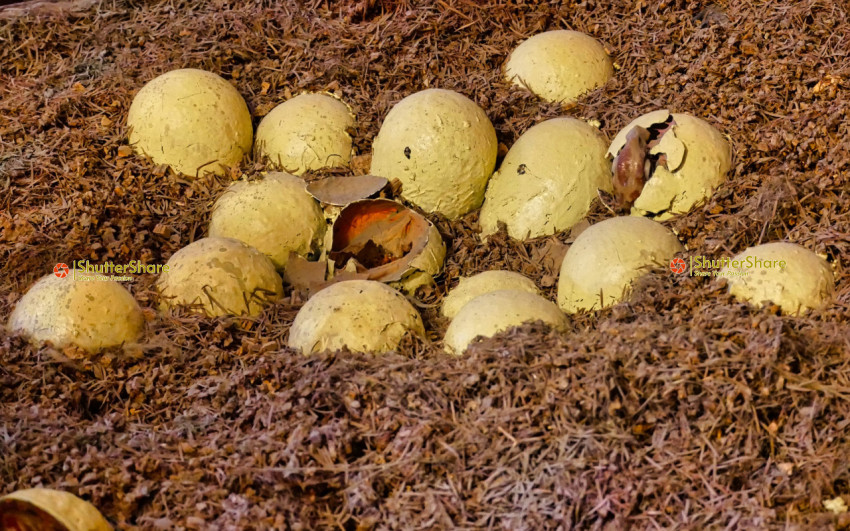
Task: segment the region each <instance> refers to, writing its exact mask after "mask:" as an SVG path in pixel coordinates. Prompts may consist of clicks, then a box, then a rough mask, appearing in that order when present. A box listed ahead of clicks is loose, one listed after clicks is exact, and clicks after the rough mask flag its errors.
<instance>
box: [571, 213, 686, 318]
mask: <svg viewBox="0 0 850 531" xmlns="http://www.w3.org/2000/svg"><path fill="white" fill-rule="evenodd" d="M683 250H684V248H683V247H682V244H681V243H679V240H678V238H676V235H675V234H673V232H672V231H671V230H670V229H668V228H667V227H665V226H664V225H661V224H660V223H656V222H655V221H652V220H650V219H646V218H641V217H632V216H622V217H616V218H609V219H606V220H605V221H601V222H599V223H597V224H595V225H591V226H590V227H589V228H587V229H586V230H585V231H584V232H582V233H581V234H579V236H578V237H577V238H576V240H575V242H573V244H572V245H571V246H570V248H569V250H567V254H566V255H565V256H564V261H563V262H562V263H561V272H560V278H559V279H558V305H559V306H560V307H561V309H562V310H564V311H565V312H568V313H575V312H578V311H581V310H597V309H601V308H605V307H608V306H611V305H613V304H615V303H617V302H619V301H621V300H622V299H623V298H624V297H625V296H626V295H627V293H628V289H629V287H630V286H631V283H632V282H633V281H634V280H635V279H637V278H639V277H640V276H641V275H643V274H645V272H646V271H647V270H648V269H650V268H653V267H662V266H667V265H668V264H669V263H670V260H671V259H672V258H673V256H674V255H675V254H676V253H678V252H681V251H683Z"/></svg>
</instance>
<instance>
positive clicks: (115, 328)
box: [7, 269, 144, 352]
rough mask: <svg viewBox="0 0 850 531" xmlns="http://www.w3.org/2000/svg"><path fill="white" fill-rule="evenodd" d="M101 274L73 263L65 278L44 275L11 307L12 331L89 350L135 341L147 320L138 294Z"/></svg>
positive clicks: (44, 340)
mask: <svg viewBox="0 0 850 531" xmlns="http://www.w3.org/2000/svg"><path fill="white" fill-rule="evenodd" d="M96 276H97V275H95V274H93V273H89V272H85V271H82V270H77V269H74V270H71V271H69V272H68V273H67V276H65V277H63V278H60V277H58V276H56V274H54V273H50V274H49V275H46V276H44V277H41V279H39V280H38V282H36V283H35V284H33V286H32V287H31V288H30V289H29V291H27V292H26V294H24V296H23V297H21V300H20V301H18V304H17V305H16V306H15V309H14V310H13V311H12V315H11V316H10V317H9V323H8V325H7V327H8V329H9V331H10V332H19V333H21V334H23V335H25V336H27V337H29V338H30V340H32V341H33V342H35V343H37V344H39V343H44V342H46V341H49V342H50V343H52V344H53V345H54V346H56V347H58V348H62V347H65V346H68V345H76V346H78V347H80V348H82V349H84V350H87V351H90V352H93V351H97V350H100V349H102V348H107V347H113V346H117V345H121V344H123V343H130V342H133V341H136V340H137V339H138V338H139V336H140V335H141V334H142V328H143V326H144V317H143V315H142V309H141V308H140V307H139V304H138V303H137V302H136V299H134V298H133V295H131V294H130V292H129V291H127V289H126V288H124V286H122V285H121V284H119V283H118V282H115V281H113V280H106V279H97V278H95V277H96Z"/></svg>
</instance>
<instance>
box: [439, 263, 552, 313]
mask: <svg viewBox="0 0 850 531" xmlns="http://www.w3.org/2000/svg"><path fill="white" fill-rule="evenodd" d="M505 289H513V290H519V291H527V292H529V293H534V294H540V290H539V289H537V285H536V284H534V281H532V280H531V279H530V278H528V277H526V276H524V275H521V274H519V273H514V272H513V271H484V272H483V273H478V274H477V275H472V276H471V277H464V278H462V279H460V281H459V282H458V284H457V286H455V288H454V289H452V290H451V291H450V292H449V293H448V295H446V297H445V298H444V299H443V304H442V307H441V313H442V314H443V316H445V317H448V318H449V319H452V318H454V316H455V315H457V313H458V312H459V311H460V309H461V308H463V307H464V306H465V305H466V303H467V302H469V301H471V300H472V299H474V298H475V297H478V296H479V295H484V294H485V293H490V292H491V291H499V290H505Z"/></svg>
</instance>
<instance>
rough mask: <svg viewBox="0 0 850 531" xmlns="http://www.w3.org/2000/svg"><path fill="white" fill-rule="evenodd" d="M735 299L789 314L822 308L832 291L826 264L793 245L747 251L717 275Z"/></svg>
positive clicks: (830, 270) (828, 300)
mask: <svg viewBox="0 0 850 531" xmlns="http://www.w3.org/2000/svg"><path fill="white" fill-rule="evenodd" d="M720 276H721V277H725V278H726V279H728V283H729V292H730V293H731V294H732V295H734V296H735V297H736V298H738V299H741V300H744V301H748V302H750V303H752V304H754V305H755V306H761V305H762V304H763V303H765V302H767V301H771V302H774V303H775V304H777V305H779V307H780V308H782V311H783V312H785V313H789V314H800V313H804V312H806V311H808V310H813V309H820V308H824V307H826V306H827V305H829V304H830V302H831V301H832V299H833V296H834V291H835V279H834V277H833V273H832V268H831V267H830V266H829V263H828V262H827V261H826V260H824V259H823V258H821V257H820V256H818V255H816V254H815V253H813V252H812V251H809V250H808V249H806V248H805V247H802V246H800V245H797V244H795V243H788V242H773V243H765V244H763V245H757V246H755V247H750V248H749V249H747V250H745V251H744V252H742V253H740V254H738V255H736V256H735V257H734V258H732V262H731V263H730V264H729V265H727V266H726V267H724V268H723V269H722V270H721V272H720Z"/></svg>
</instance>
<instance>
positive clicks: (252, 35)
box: [0, 0, 850, 529]
mask: <svg viewBox="0 0 850 531" xmlns="http://www.w3.org/2000/svg"><path fill="white" fill-rule="evenodd" d="M567 4H569V5H567V6H564V7H558V8H556V7H549V6H546V5H538V3H536V2H530V1H529V2H527V3H524V2H522V1H516V2H509V1H507V0H493V1H491V2H489V3H487V4H484V5H477V4H476V3H473V2H471V1H464V0H456V1H451V2H449V1H448V0H447V1H445V2H443V1H438V2H418V3H413V2H409V1H405V0H396V1H388V2H386V3H384V4H383V5H382V4H381V3H379V2H376V1H374V0H369V1H361V2H359V3H355V2H347V3H341V4H337V3H331V5H330V6H329V5H328V3H327V2H322V1H314V2H312V6H310V7H298V6H297V5H296V4H295V2H281V3H280V4H278V3H277V2H266V1H256V2H248V1H241V2H238V1H225V0H215V1H209V2H208V1H202V0H169V1H167V2H156V3H155V2H138V1H134V0H116V1H115V2H113V1H104V2H101V3H98V4H97V5H94V6H92V7H88V8H87V9H85V10H83V11H74V10H70V11H64V12H57V13H51V12H48V13H42V14H40V15H38V17H36V18H34V17H32V16H24V17H21V16H14V17H9V18H8V19H7V20H5V21H3V22H0V268H2V270H0V320H4V319H5V318H6V316H8V314H9V312H10V311H11V310H12V308H13V306H14V304H15V302H16V301H17V300H18V299H19V298H20V296H21V294H22V293H24V292H25V291H26V289H27V288H28V287H29V286H30V285H31V284H32V283H33V282H34V281H35V280H36V279H37V278H38V277H40V276H42V275H45V274H47V273H49V272H50V271H51V270H52V268H53V266H54V264H56V263H57V262H66V263H70V262H71V261H72V260H76V259H89V260H91V261H92V262H94V263H100V262H102V261H105V260H111V261H113V262H116V263H125V262H128V261H130V260H144V261H146V262H148V263H163V262H164V261H165V260H167V259H168V257H170V256H171V255H172V254H173V253H174V252H175V251H176V250H178V249H180V248H181V247H183V246H185V245H186V244H187V243H189V242H190V241H192V240H194V239H197V238H200V237H202V236H203V235H204V233H205V230H206V224H207V221H208V216H209V210H210V205H211V202H212V201H213V200H214V199H215V198H216V197H217V195H218V194H219V192H220V191H221V190H222V188H223V187H224V186H225V185H226V184H227V182H228V180H229V178H218V179H215V178H204V179H200V180H198V181H195V182H190V181H188V180H186V179H184V178H179V177H177V176H174V175H171V174H169V173H165V172H163V171H162V169H161V168H157V167H156V166H155V165H153V164H151V163H150V162H147V161H145V160H143V159H141V158H138V157H135V156H127V152H126V148H125V149H121V148H122V146H124V145H125V144H126V135H125V134H126V130H125V116H126V113H127V109H128V107H129V105H130V102H131V101H132V98H133V95H134V94H135V92H136V91H137V90H138V89H139V88H140V87H141V86H142V85H143V84H144V83H145V82H147V81H149V80H150V79H152V78H153V77H155V76H156V75H158V74H162V73H164V72H166V71H169V70H171V69H174V68H179V67H196V68H203V69H207V70H210V71H212V72H216V73H219V74H221V75H222V76H224V77H225V78H227V79H231V80H233V82H234V83H235V85H236V86H237V87H238V89H239V90H240V91H241V93H242V94H243V95H244V97H245V98H246V100H247V101H248V104H249V106H250V108H251V110H252V112H253V113H254V116H255V121H259V119H260V118H261V117H262V116H263V115H264V114H265V113H267V112H268V111H269V110H270V109H271V108H272V107H273V106H274V105H275V104H277V103H278V102H280V101H281V100H282V99H284V98H286V97H289V96H290V95H292V94H297V93H298V92H299V91H302V90H329V91H333V92H336V93H338V94H340V95H341V96H342V97H343V98H344V99H345V100H346V101H347V102H348V103H350V104H351V105H352V106H353V107H354V109H355V111H356V113H357V117H358V127H357V130H356V132H355V134H356V137H355V141H356V147H357V150H358V152H359V153H360V154H368V153H369V150H370V142H371V139H372V138H374V136H375V135H376V133H377V130H378V127H379V125H380V123H381V120H382V119H383V117H384V116H385V115H386V113H387V111H388V109H389V108H390V107H391V106H392V105H393V104H394V103H395V102H397V101H398V100H399V99H401V98H402V97H403V96H405V95H407V94H410V93H412V92H415V91H417V90H421V89H423V88H426V87H442V88H448V89H454V90H458V91H460V92H462V93H464V94H466V95H468V96H470V97H471V98H473V99H474V100H475V101H476V102H478V103H479V104H480V105H481V106H482V107H483V108H484V109H485V110H486V112H487V114H488V115H489V116H490V118H491V120H492V121H493V123H494V125H495V127H496V129H497V132H498V135H499V140H500V142H502V143H503V144H505V145H506V146H510V145H511V144H512V143H513V142H514V140H515V139H516V138H517V136H518V135H519V134H520V133H521V132H523V131H524V130H526V129H528V128H529V127H530V126H531V125H533V124H535V123H537V122H539V121H541V120H543V119H546V118H550V117H554V116H560V115H569V116H575V117H582V118H586V119H596V120H599V121H600V122H601V124H602V130H603V131H604V132H605V134H607V135H608V137H609V138H611V137H613V135H614V134H615V133H616V132H617V131H618V130H619V129H620V128H621V127H622V126H623V125H625V124H626V123H627V122H628V121H630V120H631V119H632V118H634V117H636V116H637V115H639V114H642V113H644V112H647V111H650V110H654V109H657V108H665V107H666V108H670V109H671V110H674V111H679V112H688V113H692V114H694V115H696V116H700V117H703V118H705V119H706V120H708V121H709V122H711V123H712V124H714V125H715V126H716V127H718V128H719V129H720V130H721V131H723V132H724V133H725V134H726V135H728V136H729V138H730V139H731V142H732V144H733V146H734V150H735V162H734V169H733V171H732V172H731V174H730V176H729V179H728V182H727V183H726V184H725V185H723V186H722V187H720V189H718V190H717V191H716V193H715V194H714V196H713V197H712V199H711V200H710V201H709V202H708V203H707V204H706V205H705V206H703V207H700V208H697V209H695V210H694V211H693V212H691V213H690V214H688V215H685V216H682V217H680V218H678V219H676V220H674V221H672V222H670V223H668V225H669V226H671V227H672V228H674V229H676V230H677V231H678V234H679V235H680V238H681V239H682V240H683V242H684V243H686V245H687V246H688V248H689V251H688V254H689V255H695V254H700V255H706V256H715V257H719V256H729V255H731V254H734V253H737V252H739V251H741V250H743V249H744V248H746V247H748V246H750V245H754V244H757V243H759V242H768V241H774V240H789V241H794V242H798V243H800V244H802V245H804V246H805V247H807V248H809V249H812V250H814V251H817V252H820V253H824V254H825V255H826V256H827V257H828V259H829V260H830V261H831V262H833V263H834V264H835V266H836V281H837V284H836V290H837V296H836V301H835V303H834V304H833V305H832V306H831V307H829V308H828V309H826V310H824V311H822V312H817V313H814V314H811V315H808V316H806V317H794V316H786V315H782V314H781V313H780V312H778V310H777V308H776V307H768V308H764V309H760V310H759V309H753V308H750V307H749V306H747V305H745V304H742V303H740V302H737V301H735V300H734V299H732V298H731V297H730V296H729V295H727V294H726V290H725V286H724V285H723V281H721V280H716V279H710V278H698V277H688V276H685V275H681V276H680V275H673V274H672V273H671V272H670V271H669V270H658V271H655V272H653V273H652V274H650V275H649V276H647V277H646V278H645V279H643V280H642V281H641V282H640V284H639V286H637V288H636V289H635V292H634V296H633V297H632V298H631V300H630V301H629V302H626V303H623V304H620V305H618V306H616V307H614V308H613V309H610V310H606V311H602V312H599V313H596V314H592V315H579V316H576V317H574V318H573V319H572V329H571V331H570V332H568V333H566V334H556V333H553V332H549V331H547V330H545V329H544V328H542V327H538V326H534V325H529V326H526V327H523V328H520V329H516V330H513V331H511V332H509V333H507V334H504V335H502V336H501V337H498V338H495V339H491V340H487V341H483V342H481V343H480V344H478V345H476V346H475V347H474V348H472V349H471V351H470V352H469V353H468V354H467V355H466V356H464V357H463V358H460V359H451V358H449V357H447V356H446V355H444V354H442V351H441V345H440V342H439V341H440V338H441V337H442V334H443V332H444V330H445V326H446V322H445V321H444V320H443V319H441V318H439V317H438V314H437V310H436V304H437V303H438V302H439V300H440V298H441V297H442V295H443V294H444V293H445V291H446V290H447V289H448V288H449V287H451V286H453V285H454V284H455V283H456V279H457V278H458V277H459V276H462V275H468V274H471V273H475V272H478V271H483V270H487V269H492V268H507V269H510V270H515V271H520V272H522V273H525V274H526V275H529V276H530V277H532V278H534V279H535V280H536V281H537V282H538V284H539V285H541V286H543V287H544V288H545V290H546V293H547V295H549V296H553V295H554V289H555V280H556V274H557V264H554V263H553V261H552V260H549V261H547V260H546V259H545V257H546V256H547V254H549V253H550V252H551V251H552V250H553V249H558V248H560V247H561V246H560V245H556V243H557V242H568V241H569V235H568V234H561V235H558V236H557V237H555V238H544V239H540V240H536V241H531V242H525V243H522V242H517V241H514V240H511V239H509V238H507V237H505V236H497V237H494V238H491V239H490V241H489V242H488V243H487V244H485V245H482V244H480V243H479V242H478V240H477V239H476V236H475V231H476V227H477V220H476V214H471V215H469V216H468V217H467V218H466V219H463V220H461V221H458V222H446V221H445V220H441V219H436V218H432V219H434V221H436V222H437V224H438V226H439V228H440V229H441V231H442V232H443V235H444V236H445V238H446V241H447V242H448V244H449V254H448V259H447V260H448V261H447V267H446V272H445V274H444V276H443V277H441V278H440V279H439V280H440V287H439V288H438V289H437V290H432V292H430V293H426V294H425V295H424V300H425V304H423V307H422V312H423V317H424V319H425V321H426V325H427V327H428V330H429V339H428V340H427V341H425V340H410V341H408V342H407V343H405V344H404V345H403V348H401V349H400V351H399V353H397V354H392V355H387V356H382V357H370V356H362V355H352V354H348V353H336V354H327V355H318V356H313V357H301V356H299V355H296V354H294V353H293V352H292V351H290V350H288V349H286V348H285V347H284V346H283V345H284V343H285V340H286V336H287V332H288V327H289V325H290V323H291V322H292V319H293V317H294V315H295V313H296V311H297V310H298V308H299V307H300V306H301V304H302V301H301V300H300V298H299V297H298V296H297V295H288V296H287V298H286V300H284V301H283V302H280V303H279V304H276V305H275V306H273V307H270V308H269V309H268V310H267V311H266V312H265V313H264V314H263V315H262V316H261V317H259V318H258V319H256V320H243V319H236V318H232V319H226V318H225V319H205V318H199V317H196V316H190V315H187V314H185V313H177V314H174V315H161V314H157V313H156V312H155V311H153V309H152V308H153V307H154V292H153V290H152V286H153V282H154V280H155V277H154V276H153V275H143V276H140V277H139V278H138V280H137V281H136V282H134V283H130V284H128V286H129V287H130V288H131V289H132V291H133V292H134V294H135V295H136V297H137V298H138V300H139V301H140V302H141V303H142V304H143V306H145V307H146V308H149V309H150V310H148V311H147V313H148V323H147V330H146V334H145V337H144V341H143V342H142V343H141V344H139V345H137V346H133V347H131V348H127V349H124V350H120V351H118V350H116V351H110V352H107V353H105V354H103V355H100V356H97V357H95V358H93V359H86V358H83V357H81V356H79V354H78V353H77V352H75V351H73V350H66V351H61V352H60V351H56V350H53V349H50V348H41V349H36V348H33V347H31V346H28V345H27V344H26V343H25V341H24V340H22V339H21V338H19V337H12V336H9V335H5V334H4V333H3V332H0V419H2V422H0V494H2V493H7V492H11V491H13V490H16V489H20V488H27V487H31V486H39V485H41V486H48V487H53V488H61V489H66V490H68V491H71V492H74V493H76V494H78V495H80V496H82V497H84V498H85V499H87V500H90V501H91V502H92V503H94V504H95V505H96V506H97V507H98V508H99V509H100V510H101V511H102V512H103V513H104V514H105V515H106V516H107V517H108V518H109V519H110V520H111V521H113V522H114V523H115V524H116V525H117V527H119V528H121V529H131V528H144V529H180V528H189V529H268V528H278V529H281V528H287V527H289V528H292V529H319V528H339V529H370V528H394V529H419V528H422V529H424V528H503V529H540V528H547V527H548V528H552V527H563V528H569V527H573V528H592V529H621V528H625V527H629V526H633V527H635V528H638V529H642V528H657V527H662V528H671V527H682V528H691V529H701V528H719V527H728V528H737V529H764V528H784V527H802V528H831V527H841V526H845V525H846V524H847V523H848V521H850V520H848V519H847V515H846V514H845V515H844V516H842V517H839V516H835V515H833V514H832V513H831V512H828V511H826V509H825V508H824V506H823V501H824V500H825V499H830V498H835V497H837V496H842V495H843V496H850V466H848V463H850V437H848V433H850V429H848V423H850V401H848V399H850V358H848V354H850V326H849V325H848V322H849V321H850V319H848V318H850V283H848V276H850V274H848V269H847V267H846V264H847V262H848V260H849V259H850V209H849V208H848V205H850V185H849V184H848V178H847V173H848V170H850V140H848V124H850V121H848V109H850V107H848V103H850V81H848V80H850V62H848V55H850V40H848V38H847V35H850V14H848V11H847V5H846V3H845V2H843V0H833V1H829V0H817V1H813V0H804V1H801V2H787V1H784V0H765V1H764V2H758V3H755V2H730V3H729V4H728V5H726V4H725V2H722V3H717V4H709V3H704V2H685V1H679V2H673V1H668V0H659V1H657V2H646V1H643V0H639V1H633V0H621V1H616V0H609V1H605V2H602V1H595V0H586V1H583V2H580V3H567ZM751 4H759V5H758V6H753V5H751ZM60 11H61V10H60ZM555 28H572V29H576V30H580V31H584V32H587V33H589V34H591V35H593V36H594V37H596V38H598V39H599V40H601V41H602V42H603V43H604V44H605V45H606V46H607V48H608V49H609V50H610V52H611V54H612V56H613V57H614V59H615V61H616V63H617V64H618V65H619V67H620V69H619V70H618V71H617V73H616V75H615V77H614V79H613V80H612V81H611V82H610V83H609V84H608V85H607V86H606V87H605V88H604V89H601V90H598V91H595V92H594V93H592V94H590V95H588V96H587V97H586V98H585V99H583V100H582V101H581V102H580V103H579V104H578V105H576V106H574V107H572V108H565V107H562V106H560V105H554V104H544V103H541V102H540V101H539V100H538V99H536V98H535V97H533V96H531V95H530V94H528V93H525V92H523V91H519V90H515V89H512V88H511V87H510V86H509V85H508V84H506V83H505V82H504V81H502V80H501V77H500V67H501V65H502V64H503V62H504V60H505V58H506V56H507V54H508V53H509V51H510V50H511V49H512V48H513V47H514V46H516V45H517V44H518V43H519V42H520V41H522V40H523V39H524V38H527V37H528V36H530V35H532V34H534V33H537V32H540V31H543V30H546V29H555ZM263 87H267V88H265V89H264V88H263ZM258 167H259V165H258V164H256V163H255V162H254V161H246V162H245V163H244V164H243V167H242V168H241V171H252V170H254V169H258ZM234 175H236V172H234ZM608 215H609V214H608V212H607V211H606V210H605V209H604V208H603V207H601V206H599V205H597V206H596V208H595V210H594V211H593V213H592V215H591V221H594V222H595V221H598V220H600V219H603V218H604V217H607V216H608ZM848 501H850V497H848Z"/></svg>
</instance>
